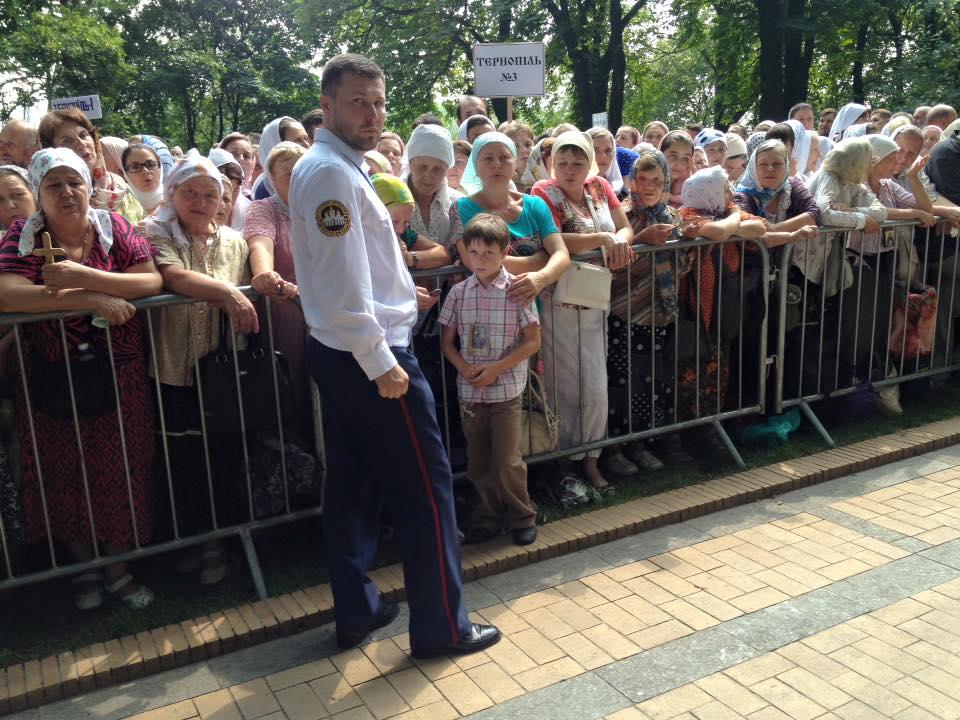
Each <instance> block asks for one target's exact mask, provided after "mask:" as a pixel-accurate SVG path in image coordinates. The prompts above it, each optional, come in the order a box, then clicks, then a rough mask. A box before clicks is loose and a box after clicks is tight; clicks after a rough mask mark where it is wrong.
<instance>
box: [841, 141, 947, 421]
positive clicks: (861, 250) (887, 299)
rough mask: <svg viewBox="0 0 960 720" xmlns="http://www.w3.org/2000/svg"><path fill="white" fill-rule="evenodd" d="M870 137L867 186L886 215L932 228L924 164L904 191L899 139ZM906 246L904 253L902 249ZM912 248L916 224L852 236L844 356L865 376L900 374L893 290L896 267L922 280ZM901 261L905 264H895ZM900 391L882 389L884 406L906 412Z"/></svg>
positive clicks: (912, 281)
mask: <svg viewBox="0 0 960 720" xmlns="http://www.w3.org/2000/svg"><path fill="white" fill-rule="evenodd" d="M866 140H867V142H868V143H869V144H870V148H871V162H870V168H869V171H868V173H867V180H866V183H865V185H866V187H867V188H869V190H870V191H871V192H872V194H873V195H874V196H875V197H876V199H877V200H878V201H879V202H880V204H881V205H883V206H884V207H885V208H886V213H887V216H886V219H887V220H918V221H919V222H920V226H921V227H931V226H932V225H933V224H934V222H935V220H934V216H933V215H932V211H933V206H932V205H931V203H930V198H929V197H928V196H927V193H926V191H925V190H924V188H923V184H922V183H921V182H920V178H919V175H920V171H921V170H922V169H923V166H922V165H914V166H913V168H912V169H911V170H910V171H909V175H908V176H909V180H910V185H911V191H907V190H904V189H903V188H902V187H900V185H898V184H897V183H896V182H895V181H894V180H893V172H894V169H895V168H896V166H897V163H898V157H897V153H898V151H899V149H900V147H899V146H898V145H897V143H895V142H894V141H893V140H891V139H890V138H887V137H884V136H883V135H870V136H869V137H868V138H866ZM901 245H902V247H903V249H904V250H905V252H899V251H898V246H901ZM912 247H913V228H912V227H899V228H894V229H893V230H892V231H889V232H882V231H877V232H864V231H857V232H852V233H850V234H849V236H848V238H847V251H848V254H849V255H851V257H852V260H853V265H854V272H853V285H852V286H851V288H850V289H849V291H847V293H846V294H845V303H846V302H847V301H848V302H849V306H848V305H846V304H845V305H844V311H843V317H842V318H841V338H842V339H843V341H844V342H843V345H844V346H845V350H846V352H845V355H846V356H847V357H849V358H850V360H851V362H852V365H853V369H854V371H855V373H856V377H857V378H858V379H860V380H864V379H883V378H884V377H885V374H886V373H887V368H888V366H889V370H890V372H891V373H892V374H894V375H895V374H896V372H895V370H894V369H893V366H892V365H890V363H889V359H888V357H887V344H888V340H889V337H890V330H891V328H890V317H891V313H892V307H891V304H892V302H893V300H894V296H893V293H892V292H891V289H892V285H893V275H894V272H895V270H896V271H899V272H902V273H904V277H906V280H907V282H906V284H907V285H911V284H915V283H916V282H918V280H919V278H918V277H914V278H911V275H914V274H915V273H916V270H917V269H918V268H917V266H918V264H919V260H918V259H917V257H916V255H915V254H914V253H911V249H912ZM898 263H900V264H903V265H904V267H901V268H896V267H895V266H896V265H897V264H898ZM908 290H909V287H905V288H904V289H903V290H898V291H897V292H898V293H900V294H902V293H905V292H907V291H908ZM851 338H855V339H856V350H854V349H853V348H852V347H849V346H850V345H851V343H852V341H851V340H850V339H851ZM871 371H872V372H871ZM899 394H900V393H899V388H898V387H897V386H896V385H892V386H889V387H886V388H884V389H882V390H880V391H879V393H878V396H879V402H878V406H879V408H880V409H881V410H883V411H884V412H887V413H888V414H892V415H900V414H902V413H903V409H902V408H901V407H900V402H899Z"/></svg>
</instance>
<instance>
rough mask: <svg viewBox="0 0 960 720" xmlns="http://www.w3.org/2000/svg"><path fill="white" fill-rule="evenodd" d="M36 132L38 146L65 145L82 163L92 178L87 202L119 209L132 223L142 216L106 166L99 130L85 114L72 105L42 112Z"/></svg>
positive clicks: (136, 205) (129, 193)
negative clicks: (91, 188) (89, 196)
mask: <svg viewBox="0 0 960 720" xmlns="http://www.w3.org/2000/svg"><path fill="white" fill-rule="evenodd" d="M37 134H38V136H39V138H40V145H41V147H45V148H61V147H65V148H69V149H70V150H73V151H74V152H75V153H76V154H77V155H79V156H80V158H81V159H82V160H83V161H84V163H86V165H87V169H88V170H89V171H90V177H91V179H92V181H93V186H92V187H93V197H92V198H91V199H90V204H91V205H92V206H93V207H94V208H95V209H97V210H108V211H110V212H116V213H119V214H120V215H122V216H123V217H124V218H126V219H127V220H128V221H129V222H132V223H137V222H140V220H142V219H143V216H144V212H143V208H142V207H141V206H140V203H138V202H137V199H136V198H135V197H134V196H133V193H131V192H129V191H128V188H127V183H126V182H125V181H124V179H123V178H122V177H120V176H119V175H115V174H114V173H112V172H110V171H109V170H107V168H106V164H105V160H104V150H103V148H102V147H101V145H100V133H99V131H98V130H97V128H96V127H95V126H94V125H93V123H91V122H90V120H88V119H87V116H86V115H84V114H83V113H82V112H80V111H79V110H77V109H76V108H67V109H66V110H54V111H53V112H50V113H47V114H46V115H44V117H43V119H42V120H41V121H40V127H39V129H38V130H37Z"/></svg>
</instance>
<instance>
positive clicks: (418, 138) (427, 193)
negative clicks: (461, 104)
mask: <svg viewBox="0 0 960 720" xmlns="http://www.w3.org/2000/svg"><path fill="white" fill-rule="evenodd" d="M407 159H408V161H409V165H408V167H407V178H406V181H407V186H408V187H409V188H410V192H411V193H412V194H413V199H414V200H415V204H414V208H413V215H412V216H411V217H410V230H411V231H412V232H413V233H414V234H415V235H423V236H424V237H426V238H428V239H429V240H431V241H432V242H434V243H436V244H438V245H442V246H443V247H444V248H447V249H448V250H449V248H450V247H451V236H450V205H451V204H452V203H454V202H456V201H457V200H459V199H460V198H461V197H462V196H463V195H462V193H460V192H459V191H457V190H451V189H450V188H449V187H447V172H448V171H449V170H450V167H451V166H452V165H453V163H454V152H453V141H452V140H451V139H450V134H449V133H448V132H447V130H446V129H445V128H443V127H440V126H439V125H420V126H418V127H416V128H415V129H414V131H413V133H412V134H411V135H410V140H409V141H408V142H407ZM411 252H414V251H411ZM420 259H422V258H419V256H416V257H415V260H414V262H417V261H418V260H420ZM447 259H448V260H449V259H450V255H449V253H448V254H447ZM417 265H418V266H419V263H418V262H417Z"/></svg>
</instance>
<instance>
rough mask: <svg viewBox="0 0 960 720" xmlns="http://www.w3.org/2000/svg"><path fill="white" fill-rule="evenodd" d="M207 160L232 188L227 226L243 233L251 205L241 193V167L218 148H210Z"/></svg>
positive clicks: (242, 177) (224, 151)
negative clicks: (231, 205) (230, 208)
mask: <svg viewBox="0 0 960 720" xmlns="http://www.w3.org/2000/svg"><path fill="white" fill-rule="evenodd" d="M207 158H209V160H210V162H212V163H213V164H214V165H216V166H217V170H219V171H220V174H221V175H223V176H224V177H226V178H227V179H228V180H229V181H230V184H231V185H232V186H233V209H232V210H231V211H230V219H229V220H228V221H227V225H229V226H230V227H232V228H233V229H234V230H238V231H240V232H243V224H244V222H246V219H247V212H248V211H249V209H250V204H251V200H250V198H249V197H247V196H246V195H245V194H244V193H243V191H242V189H243V181H244V174H243V165H241V164H240V163H239V162H238V161H237V159H236V158H235V157H234V156H233V155H231V154H230V153H228V152H227V151H226V150H221V149H220V148H211V149H210V152H209V153H208V154H207Z"/></svg>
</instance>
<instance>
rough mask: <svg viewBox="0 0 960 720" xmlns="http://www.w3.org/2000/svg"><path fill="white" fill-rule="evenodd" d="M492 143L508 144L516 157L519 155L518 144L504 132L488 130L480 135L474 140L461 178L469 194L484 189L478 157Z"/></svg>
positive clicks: (463, 186) (461, 183)
mask: <svg viewBox="0 0 960 720" xmlns="http://www.w3.org/2000/svg"><path fill="white" fill-rule="evenodd" d="M490 143H500V144H502V145H506V146H507V147H508V148H509V149H510V152H511V153H513V157H514V159H516V157H517V146H516V145H515V144H514V143H513V140H511V139H510V138H509V137H507V136H506V135H504V134H503V133H502V132H488V133H484V134H483V135H481V136H480V137H478V138H477V139H476V140H474V142H473V149H472V150H471V151H470V159H469V160H468V161H467V168H466V170H464V171H463V177H462V178H460V186H461V187H462V188H463V189H464V190H466V191H467V194H468V195H473V194H474V193H478V192H480V191H481V190H483V182H482V181H481V180H480V176H479V175H477V157H479V155H480V151H481V150H483V149H484V148H485V147H486V146H487V145H489V144H490Z"/></svg>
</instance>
